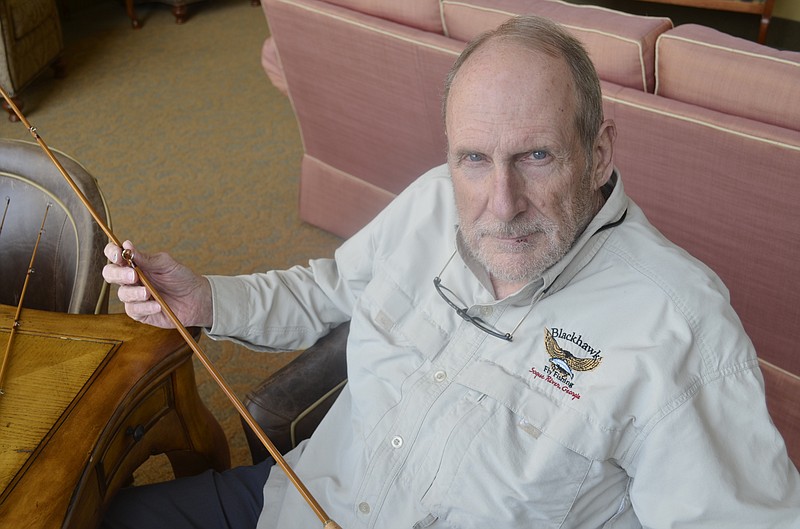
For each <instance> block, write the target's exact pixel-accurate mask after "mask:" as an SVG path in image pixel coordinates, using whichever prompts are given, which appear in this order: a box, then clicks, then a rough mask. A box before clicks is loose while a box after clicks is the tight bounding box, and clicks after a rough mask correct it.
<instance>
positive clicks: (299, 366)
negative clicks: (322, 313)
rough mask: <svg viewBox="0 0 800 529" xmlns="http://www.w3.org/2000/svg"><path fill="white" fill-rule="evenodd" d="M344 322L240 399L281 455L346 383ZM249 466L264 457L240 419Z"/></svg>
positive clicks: (313, 423) (310, 429)
mask: <svg viewBox="0 0 800 529" xmlns="http://www.w3.org/2000/svg"><path fill="white" fill-rule="evenodd" d="M349 331H350V323H349V322H347V323H343V324H342V325H339V326H338V327H336V328H335V329H333V330H332V331H331V332H330V333H328V335H326V336H324V337H323V338H321V339H320V340H319V341H317V343H315V344H314V345H312V346H311V347H309V348H308V349H306V350H305V351H303V352H302V353H301V354H300V355H299V356H298V357H297V358H295V359H294V360H292V361H291V362H290V363H289V364H287V365H285V366H284V367H282V368H281V369H279V370H278V371H276V372H275V373H273V374H272V376H270V377H269V378H267V379H266V380H265V381H264V382H263V383H262V384H261V385H259V386H258V387H257V388H256V389H254V390H253V391H251V392H249V393H248V394H247V396H246V397H245V401H244V405H245V407H246V408H247V410H248V411H249V412H250V413H251V414H252V416H253V418H254V419H255V421H256V422H257V423H258V425H259V426H261V428H262V429H263V430H264V433H266V434H267V436H268V437H269V438H270V440H271V441H272V442H273V444H274V445H275V447H276V448H277V449H278V450H279V451H280V452H281V453H282V454H285V453H286V452H288V451H289V450H291V449H292V448H294V447H295V446H297V443H299V442H300V441H302V440H303V439H307V438H308V437H311V434H312V433H313V432H314V429H315V428H316V427H317V425H318V424H319V423H320V421H321V420H322V418H323V417H324V416H325V414H326V413H327V412H328V410H329V409H330V407H331V406H332V405H333V402H334V401H335V400H336V397H338V396H339V393H340V392H341V390H342V388H343V387H344V385H345V383H346V382H347V359H346V350H347V335H348V333H349ZM242 426H243V427H244V432H245V436H246V437H247V444H248V446H249V447H250V454H251V456H252V458H253V463H257V462H259V461H262V460H264V459H265V458H266V457H267V456H268V455H269V454H268V453H267V450H266V448H264V446H263V445H262V444H261V441H259V439H258V437H256V435H255V434H254V433H253V431H252V430H251V429H250V427H249V426H247V424H246V423H245V422H244V420H243V421H242Z"/></svg>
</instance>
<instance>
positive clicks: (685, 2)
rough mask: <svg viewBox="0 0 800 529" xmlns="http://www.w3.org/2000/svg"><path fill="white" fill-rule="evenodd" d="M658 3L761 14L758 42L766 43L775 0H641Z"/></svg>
mask: <svg viewBox="0 0 800 529" xmlns="http://www.w3.org/2000/svg"><path fill="white" fill-rule="evenodd" d="M641 1H644V2H652V3H656V4H673V5H680V6H690V7H702V8H705V9H718V10H720V11H734V12H737V13H752V14H755V15H761V24H760V26H759V30H758V42H759V44H764V42H765V41H766V39H767V29H768V28H769V22H770V19H771V18H772V8H773V7H775V0H641Z"/></svg>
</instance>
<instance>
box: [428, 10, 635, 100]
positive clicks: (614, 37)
mask: <svg viewBox="0 0 800 529" xmlns="http://www.w3.org/2000/svg"><path fill="white" fill-rule="evenodd" d="M442 4H451V5H458V6H461V7H467V8H470V9H476V10H478V11H486V12H490V13H497V14H498V15H506V16H508V17H515V16H518V15H519V13H512V12H510V11H503V10H502V9H494V8H491V7H484V6H474V5H471V4H466V3H464V2H453V1H450V0H444V1H443V2H442ZM584 7H591V6H584ZM608 11H613V10H610V9H609V10H608ZM631 16H634V15H631ZM559 24H560V25H562V26H564V27H565V28H570V29H574V30H578V31H584V32H586V33H595V34H597V35H603V36H606V37H609V38H612V39H617V40H620V41H622V42H627V43H629V44H633V45H634V46H636V49H637V51H638V55H639V66H640V68H641V71H642V91H644V92H647V73H646V72H645V66H644V62H645V61H644V53H643V51H642V44H641V43H640V42H639V41H637V40H634V39H630V38H627V37H622V36H620V35H615V34H613V33H608V32H606V31H600V30H598V29H592V28H585V27H582V26H575V25H572V24H564V23H561V22H559Z"/></svg>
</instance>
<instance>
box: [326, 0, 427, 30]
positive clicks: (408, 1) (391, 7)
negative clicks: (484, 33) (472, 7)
mask: <svg viewBox="0 0 800 529" xmlns="http://www.w3.org/2000/svg"><path fill="white" fill-rule="evenodd" d="M326 1H327V2H328V3H330V4H336V5H338V6H342V7H347V8H349V9H352V10H354V11H358V12H360V13H366V14H368V15H372V16H376V17H380V18H385V19H386V20H391V21H393V22H399V23H401V24H405V25H407V26H411V27H413V28H417V29H422V30H425V31H432V32H434V33H442V16H441V10H440V9H439V0H402V1H397V2H386V1H385V0H326Z"/></svg>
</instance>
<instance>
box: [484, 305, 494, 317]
mask: <svg viewBox="0 0 800 529" xmlns="http://www.w3.org/2000/svg"><path fill="white" fill-rule="evenodd" d="M492 312H494V309H493V308H492V307H481V316H483V317H484V318H488V317H489V316H491V315H492Z"/></svg>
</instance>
